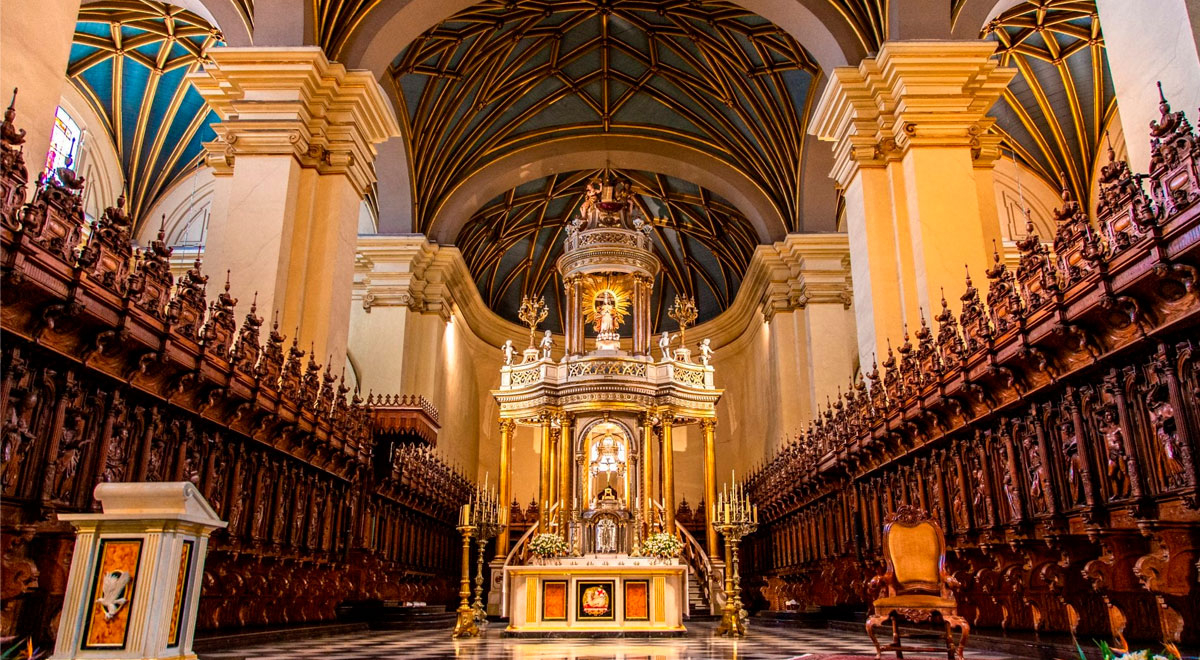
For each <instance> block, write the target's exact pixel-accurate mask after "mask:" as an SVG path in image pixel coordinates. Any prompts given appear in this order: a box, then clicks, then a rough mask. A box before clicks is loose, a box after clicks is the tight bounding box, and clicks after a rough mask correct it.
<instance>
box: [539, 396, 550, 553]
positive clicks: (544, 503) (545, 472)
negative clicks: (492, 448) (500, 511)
mask: <svg viewBox="0 0 1200 660" xmlns="http://www.w3.org/2000/svg"><path fill="white" fill-rule="evenodd" d="M541 432H542V456H541V484H540V485H541V487H540V489H539V490H538V526H539V527H541V530H542V531H543V532H546V531H549V524H548V523H549V520H547V518H546V514H547V513H548V511H547V510H548V509H549V508H550V507H549V502H550V414H549V413H544V414H543V415H542V427H541Z"/></svg>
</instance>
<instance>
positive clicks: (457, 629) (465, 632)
mask: <svg viewBox="0 0 1200 660" xmlns="http://www.w3.org/2000/svg"><path fill="white" fill-rule="evenodd" d="M442 630H445V628H443V629H442ZM478 636H479V626H478V625H477V624H476V623H475V609H474V608H472V607H471V606H470V605H459V607H458V621H456V622H455V623H454V632H453V633H451V637H478Z"/></svg>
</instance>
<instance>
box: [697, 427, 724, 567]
mask: <svg viewBox="0 0 1200 660" xmlns="http://www.w3.org/2000/svg"><path fill="white" fill-rule="evenodd" d="M700 428H701V430H703V431H704V506H705V509H704V511H703V513H704V538H705V541H706V543H705V545H706V547H707V548H708V556H709V557H710V558H713V557H716V556H717V554H718V553H719V552H720V546H718V545H717V530H716V528H715V527H713V519H712V506H713V503H714V502H716V500H717V473H716V469H717V468H716V459H717V449H716V429H717V420H716V419H715V418H714V419H702V420H700Z"/></svg>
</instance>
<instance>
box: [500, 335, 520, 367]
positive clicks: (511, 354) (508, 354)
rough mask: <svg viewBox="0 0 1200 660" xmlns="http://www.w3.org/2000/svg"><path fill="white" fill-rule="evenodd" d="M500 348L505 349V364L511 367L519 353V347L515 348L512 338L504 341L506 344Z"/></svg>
mask: <svg viewBox="0 0 1200 660" xmlns="http://www.w3.org/2000/svg"><path fill="white" fill-rule="evenodd" d="M500 350H502V351H504V366H506V367H511V366H512V363H513V359H514V358H515V357H516V355H517V349H515V348H513V343H512V340H511V339H509V340H508V341H506V342H504V346H503V347H502V348H501V349H500Z"/></svg>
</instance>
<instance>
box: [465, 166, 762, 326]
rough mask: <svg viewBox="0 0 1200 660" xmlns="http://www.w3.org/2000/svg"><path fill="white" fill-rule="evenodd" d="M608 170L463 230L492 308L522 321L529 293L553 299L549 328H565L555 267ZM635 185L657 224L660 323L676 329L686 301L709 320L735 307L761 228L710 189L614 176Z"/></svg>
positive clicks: (522, 193)
mask: <svg viewBox="0 0 1200 660" xmlns="http://www.w3.org/2000/svg"><path fill="white" fill-rule="evenodd" d="M601 172H602V170H585V171H577V172H569V173H563V174H556V175H552V176H548V177H544V178H541V179H537V180H535V181H530V182H528V183H526V184H523V185H521V186H520V187H518V188H515V189H512V190H509V191H508V192H506V193H504V194H503V195H500V196H498V197H496V198H495V199H493V200H491V201H490V202H488V203H487V204H486V205H484V207H483V208H481V209H480V210H479V211H478V212H476V213H475V214H474V215H473V216H472V217H471V219H470V221H468V222H467V224H466V225H464V226H463V228H462V230H461V231H460V232H459V234H458V238H457V240H456V241H455V244H456V245H457V246H458V247H459V249H460V250H461V251H462V253H463V257H464V258H465V259H466V262H467V267H468V268H469V269H470V271H471V274H472V276H473V277H474V279H475V282H476V285H477V286H478V287H479V292H480V294H481V295H482V296H483V299H484V302H485V303H487V305H488V306H489V307H491V308H492V309H493V310H495V311H496V312H497V313H499V314H500V315H501V316H503V317H504V318H506V319H508V320H510V321H513V322H514V323H520V320H519V319H518V317H517V310H518V309H519V307H520V304H521V298H522V296H525V295H534V296H542V297H544V298H545V299H546V304H547V306H548V307H549V314H548V316H547V318H546V321H545V323H544V324H543V327H546V328H549V329H551V330H554V331H556V332H559V331H561V330H562V327H563V321H562V317H561V315H562V313H563V310H564V306H563V302H562V291H563V287H562V281H561V280H560V278H559V277H558V271H557V270H556V269H555V262H556V260H557V259H558V257H559V255H560V254H562V246H563V240H564V239H565V233H564V226H565V224H566V223H567V222H568V221H569V220H570V219H571V218H573V217H574V216H575V215H576V210H577V209H578V207H579V204H580V203H581V202H582V201H583V191H584V185H585V184H586V183H587V181H589V180H590V179H592V178H593V177H595V176H596V175H597V174H599V173H601ZM612 174H613V175H614V176H616V177H620V178H624V179H626V180H628V181H629V182H630V183H631V184H632V186H633V191H634V194H635V204H636V205H637V207H638V209H639V211H640V213H641V217H642V218H644V219H645V220H647V221H648V222H649V223H650V224H652V225H653V228H654V231H653V236H654V247H655V252H656V253H657V254H658V257H659V259H660V261H661V262H662V265H663V269H662V272H661V273H660V274H659V276H658V279H657V281H656V282H655V295H654V298H653V300H652V301H651V310H652V314H653V317H654V325H655V326H656V327H660V328H673V327H675V324H674V322H673V321H670V320H668V318H667V315H666V309H667V307H668V306H670V304H671V302H672V301H673V300H674V299H675V294H676V293H683V294H685V295H688V296H691V297H693V298H694V299H695V300H696V304H697V306H698V307H699V312H700V317H699V321H700V322H703V321H705V320H708V319H710V318H712V317H714V316H716V315H717V314H719V313H720V312H721V311H723V310H724V309H725V308H726V307H728V306H729V304H730V303H732V302H733V298H734V296H735V295H737V290H738V286H739V285H740V284H741V279H742V276H743V275H744V274H745V272H746V268H747V266H748V265H749V263H750V257H751V255H752V254H753V253H754V248H755V247H756V246H757V244H758V239H757V236H756V234H755V231H754V228H753V227H752V226H751V224H750V222H749V221H748V220H747V219H746V218H745V217H744V216H742V215H741V213H739V211H738V210H737V209H736V208H734V207H733V205H731V204H730V203H729V202H727V201H725V200H723V199H721V198H720V197H718V196H716V195H715V194H713V193H712V192H711V191H708V190H706V189H704V188H701V187H699V186H696V185H694V184H692V183H689V182H686V181H682V180H679V179H676V178H673V177H668V176H664V175H661V174H654V173H650V172H640V171H629V170H613V171H612Z"/></svg>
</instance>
